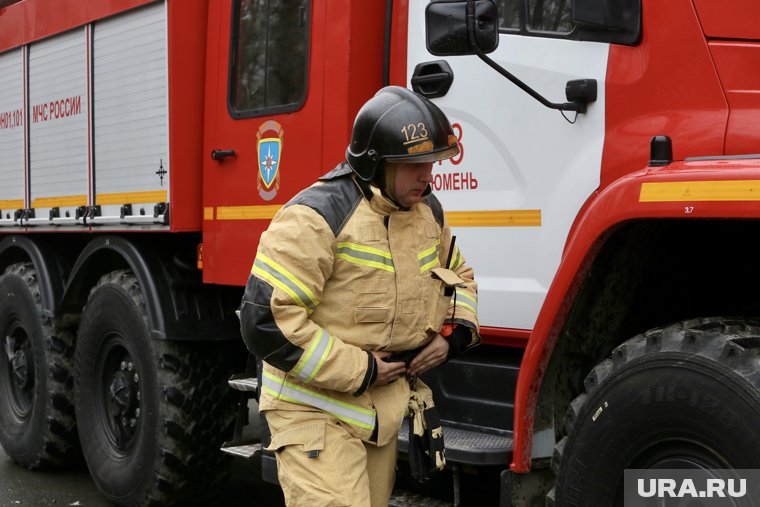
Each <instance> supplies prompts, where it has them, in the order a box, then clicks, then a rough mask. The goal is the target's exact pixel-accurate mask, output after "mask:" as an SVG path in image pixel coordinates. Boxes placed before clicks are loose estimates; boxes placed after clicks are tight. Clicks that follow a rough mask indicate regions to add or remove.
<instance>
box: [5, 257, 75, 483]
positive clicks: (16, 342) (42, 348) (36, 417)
mask: <svg viewBox="0 0 760 507" xmlns="http://www.w3.org/2000/svg"><path fill="white" fill-rule="evenodd" d="M39 284H40V282H39V279H38V276H37V272H36V271H35V270H34V267H33V266H32V264H31V263H29V262H21V263H17V264H13V265H11V266H9V267H8V268H7V269H6V270H5V272H4V273H3V275H2V276H0V295H2V299H0V340H2V347H1V349H0V444H2V446H3V449H5V452H6V453H7V454H8V456H10V457H11V459H13V461H15V462H16V463H18V464H20V465H22V466H24V467H26V468H29V469H39V468H50V467H53V466H57V465H61V464H66V463H69V462H72V461H76V456H77V454H78V445H77V431H76V422H75V419H74V404H73V386H72V376H71V372H72V370H73V368H72V360H73V347H72V335H71V334H70V333H67V332H63V331H58V332H56V331H54V329H53V324H52V321H51V318H50V317H49V316H47V315H45V314H44V312H43V311H42V300H41V296H40V286H39Z"/></svg>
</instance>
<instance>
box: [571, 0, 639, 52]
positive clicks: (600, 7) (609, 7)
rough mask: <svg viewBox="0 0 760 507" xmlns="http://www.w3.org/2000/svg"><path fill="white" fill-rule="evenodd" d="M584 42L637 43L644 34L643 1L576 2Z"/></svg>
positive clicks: (575, 18) (577, 23)
mask: <svg viewBox="0 0 760 507" xmlns="http://www.w3.org/2000/svg"><path fill="white" fill-rule="evenodd" d="M573 24H575V26H576V28H577V31H578V38H579V39H580V40H587V41H594V42H612V43H615V44H627V45H633V44H636V43H637V42H638V40H639V36H640V35H641V0H573Z"/></svg>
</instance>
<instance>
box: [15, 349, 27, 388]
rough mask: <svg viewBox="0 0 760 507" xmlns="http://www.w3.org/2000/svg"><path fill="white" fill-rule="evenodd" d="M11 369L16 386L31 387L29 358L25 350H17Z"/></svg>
mask: <svg viewBox="0 0 760 507" xmlns="http://www.w3.org/2000/svg"><path fill="white" fill-rule="evenodd" d="M11 369H12V370H13V378H14V380H15V381H16V386H18V387H19V388H20V389H26V388H27V387H29V381H30V378H29V359H28V358H27V354H26V352H25V351H23V350H17V351H16V352H15V353H14V354H13V357H12V358H11Z"/></svg>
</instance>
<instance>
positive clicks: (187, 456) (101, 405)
mask: <svg viewBox="0 0 760 507" xmlns="http://www.w3.org/2000/svg"><path fill="white" fill-rule="evenodd" d="M226 345H228V344H224V343H214V344H199V343H177V342H168V341H163V340H155V339H152V338H151V335H150V332H149V328H148V322H147V317H146V309H145V302H144V299H143V296H142V292H141V290H140V286H139V284H138V282H137V279H136V278H135V277H134V275H133V274H132V273H131V272H130V271H125V270H120V271H114V272H111V273H109V274H107V275H105V276H103V277H101V279H100V280H99V281H98V283H97V284H96V286H95V287H94V288H93V289H92V291H91V292H90V296H89V298H88V301H87V304H86V306H85V309H84V312H83V315H82V321H81V324H80V327H79V337H78V340H77V347H76V355H75V371H76V382H75V400H76V414H77V419H78V420H79V421H81V423H80V425H79V434H80V439H81V444H82V451H83V453H84V457H85V461H86V462H87V466H88V468H89V470H90V475H92V478H93V480H94V482H95V484H96V485H97V487H98V488H99V489H100V491H101V492H102V493H103V494H104V495H105V496H107V497H108V498H109V499H110V500H111V501H113V502H115V503H118V504H120V505H129V506H149V505H192V504H196V503H201V502H203V501H204V499H205V498H206V494H207V493H209V492H210V491H213V490H214V489H215V488H216V487H218V486H219V485H220V484H221V483H222V482H223V480H224V479H225V478H226V476H227V474H228V473H229V465H230V460H229V459H228V458H227V457H226V456H225V455H224V453H222V452H221V451H220V450H219V448H220V446H221V444H222V443H223V441H224V440H225V439H226V438H227V437H229V436H230V435H231V433H232V430H233V428H234V422H235V400H234V395H233V391H232V390H231V389H229V388H228V387H227V383H226V380H227V378H229V375H230V373H231V372H232V369H233V368H232V367H227V366H226V365H227V364H229V363H230V362H231V361H230V358H231V357H234V354H233V353H231V352H230V349H229V348H228V347H227V346H226ZM112 393H113V394H112Z"/></svg>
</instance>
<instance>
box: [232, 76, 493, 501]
mask: <svg viewBox="0 0 760 507" xmlns="http://www.w3.org/2000/svg"><path fill="white" fill-rule="evenodd" d="M458 153H459V147H458V145H457V141H456V137H455V136H454V135H453V133H452V129H451V125H450V124H449V121H448V120H447V118H446V116H445V115H444V114H443V112H442V111H441V110H440V109H439V108H438V107H437V106H435V105H434V104H432V103H431V102H430V101H428V100H427V99H425V98H423V97H421V96H419V95H417V94H415V93H413V92H411V91H409V90H406V89H405V88H400V87H386V88H383V89H381V90H380V91H379V92H378V93H377V94H376V95H375V96H374V97H373V98H371V99H370V100H369V101H368V102H367V103H366V104H365V105H364V106H363V107H362V108H361V110H360V111H359V113H358V115H357V117H356V119H355V122H354V127H353V132H352V139H351V144H350V146H349V147H348V149H347V152H346V161H345V162H343V163H341V164H339V165H338V166H337V167H336V168H335V169H333V170H332V171H331V172H329V173H327V174H326V175H324V176H323V177H321V178H319V181H318V182H316V183H315V184H314V185H312V186H311V187H309V188H307V189H305V190H303V191H302V192H300V193H299V194H297V195H296V196H295V197H294V198H293V199H292V200H291V201H290V202H288V203H287V204H285V205H284V206H283V208H282V209H281V210H280V211H279V212H278V213H277V215H276V216H275V217H274V219H273V220H272V222H271V224H270V226H269V228H268V230H267V231H266V232H265V233H264V234H263V235H262V236H261V242H260V244H259V248H258V251H257V253H256V258H255V260H254V262H253V268H252V270H251V276H250V277H249V279H248V283H247V285H246V290H245V296H244V298H243V304H242V308H241V325H242V333H243V338H244V340H245V342H246V345H247V346H248V348H249V350H250V351H251V352H252V353H253V354H255V355H256V356H257V357H258V358H259V359H261V360H263V361H264V370H263V373H262V391H261V399H260V405H259V407H260V410H261V411H262V412H263V413H264V414H265V417H266V420H267V424H268V426H269V428H270V431H271V434H272V440H271V444H270V445H269V447H268V449H269V450H272V451H274V453H275V456H276V459H277V469H278V478H279V481H280V485H281V486H282V489H283V492H284V495H285V500H286V503H287V504H288V505H289V506H291V507H292V506H296V505H305V506H308V507H317V506H320V505H331V506H334V505H351V506H370V505H371V506H377V507H379V506H381V505H382V506H384V507H385V506H387V505H388V501H389V498H390V495H391V492H392V489H393V484H394V480H395V464H396V458H397V444H396V441H397V438H398V432H399V429H400V427H401V423H402V419H403V417H404V416H405V415H406V414H407V413H408V406H409V400H410V395H411V392H410V380H411V379H414V378H415V376H416V375H418V374H421V373H423V372H425V371H428V370H430V369H431V368H434V367H435V366H437V365H439V364H441V363H443V362H444V361H445V360H446V359H447V358H449V357H452V356H454V355H457V354H460V353H462V352H463V351H464V350H466V349H467V348H469V347H471V346H473V345H475V344H477V343H478V342H479V341H480V335H479V328H478V321H477V315H476V314H477V285H476V283H475V281H474V279H473V271H472V269H471V268H470V267H469V266H468V265H467V264H466V263H465V260H464V257H463V256H462V254H461V252H460V251H459V248H458V247H457V246H456V245H455V244H453V242H452V235H451V231H450V229H449V226H448V224H447V222H446V218H445V216H444V214H443V210H442V208H441V205H440V203H439V201H438V200H437V199H436V198H435V196H434V195H433V194H431V188H430V182H431V181H432V165H433V163H434V162H435V161H438V160H445V159H448V158H450V157H452V156H455V155H457V154H458ZM447 263H448V264H447ZM409 351H411V355H413V356H414V357H413V359H411V358H409V359H406V360H404V359H403V356H404V355H405V354H404V353H407V354H409ZM397 357H400V358H401V360H394V359H395V358H397Z"/></svg>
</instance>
